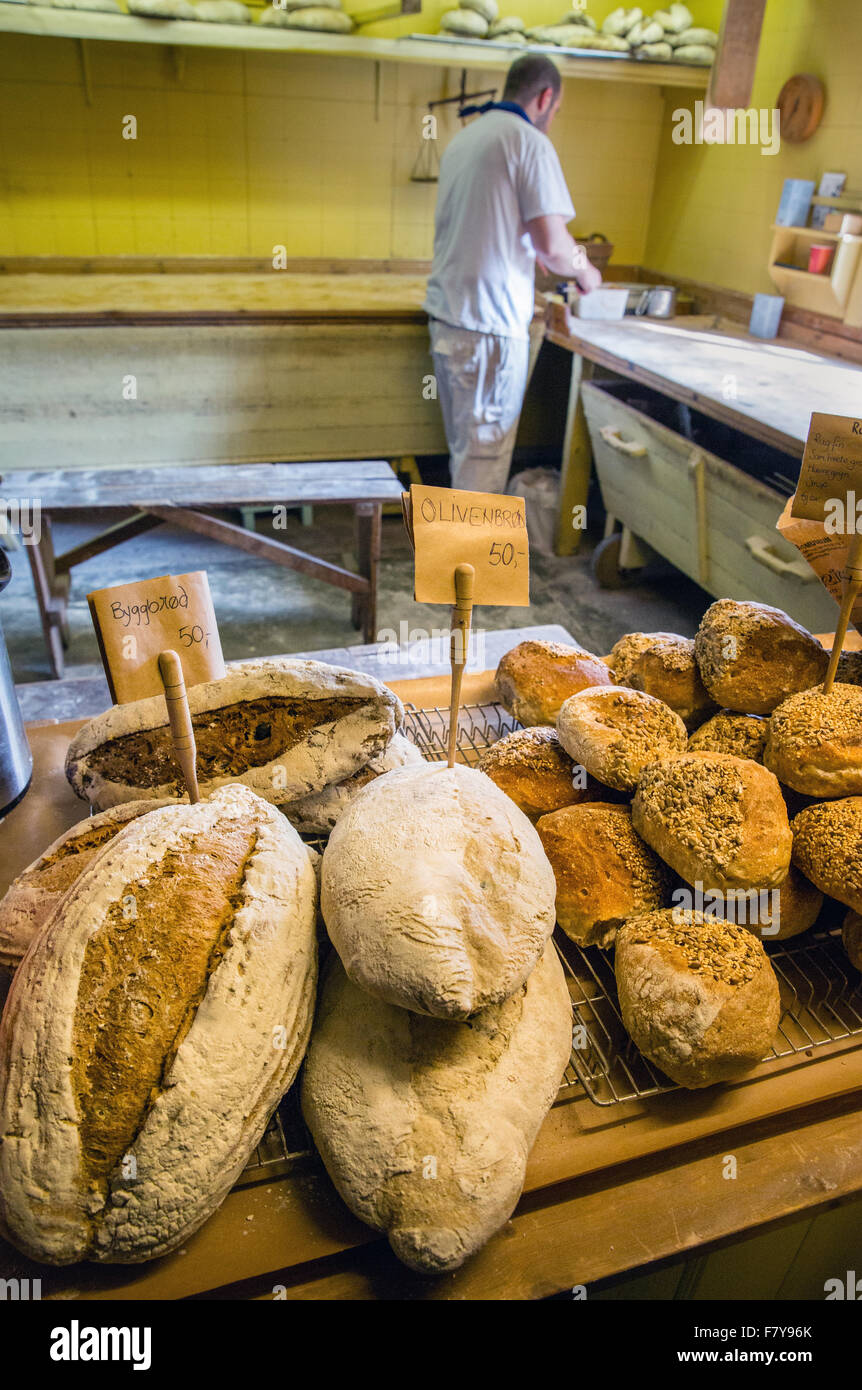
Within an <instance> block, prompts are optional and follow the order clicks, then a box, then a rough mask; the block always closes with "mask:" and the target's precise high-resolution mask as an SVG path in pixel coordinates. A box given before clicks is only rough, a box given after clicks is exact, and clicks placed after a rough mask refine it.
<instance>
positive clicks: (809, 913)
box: [672, 864, 823, 942]
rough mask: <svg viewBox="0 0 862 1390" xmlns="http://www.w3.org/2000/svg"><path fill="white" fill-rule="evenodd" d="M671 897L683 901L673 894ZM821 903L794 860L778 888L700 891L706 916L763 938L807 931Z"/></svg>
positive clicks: (781, 937)
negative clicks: (732, 924) (702, 893)
mask: <svg viewBox="0 0 862 1390" xmlns="http://www.w3.org/2000/svg"><path fill="white" fill-rule="evenodd" d="M677 892H679V890H677ZM713 899H716V900H717V901H713ZM672 901H673V902H674V903H676V902H677V901H680V903H681V905H684V904H682V900H681V899H677V898H676V894H675V895H674V897H673V899H672ZM689 905H690V904H689ZM822 907H823V894H822V893H821V892H820V890H819V889H818V888H815V887H814V884H813V883H809V881H808V879H807V878H806V877H805V875H804V874H801V873H800V872H799V870H798V869H797V868H796V867H795V865H793V864H791V865H790V869H789V871H788V874H787V877H786V879H785V880H784V882H783V883H782V884H781V885H780V887H778V888H770V889H757V888H750V889H749V888H731V889H729V890H728V891H727V892H726V893H721V892H715V893H708V892H707V893H704V895H703V911H704V914H705V915H706V916H707V917H715V918H717V919H719V920H720V921H726V922H731V923H735V924H736V926H738V927H745V928H746V930H747V931H750V932H753V933H754V935H755V936H759V937H760V938H761V939H762V940H763V941H764V942H770V941H787V940H789V938H790V937H792V936H799V935H800V934H801V933H802V932H804V931H808V929H809V927H813V925H814V923H815V922H816V921H817V918H818V917H819V916H820V911H821V908H822Z"/></svg>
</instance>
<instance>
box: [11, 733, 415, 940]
mask: <svg viewBox="0 0 862 1390" xmlns="http://www.w3.org/2000/svg"><path fill="white" fill-rule="evenodd" d="M421 762H424V759H423V757H422V754H421V753H420V752H419V749H418V748H417V747H416V744H415V743H411V742H410V740H409V738H405V737H404V735H403V734H396V735H395V737H394V738H393V740H392V742H391V743H390V744H389V747H388V748H384V750H383V752H382V753H378V754H377V756H376V757H374V758H370V759H369V761H368V762H367V763H366V764H365V766H364V767H361V768H360V769H359V771H358V772H354V773H353V775H352V777H347V778H345V780H344V781H343V782H333V784H332V785H331V786H329V787H324V788H323V791H320V792H312V794H311V796H304V797H302V798H301V800H299V801H289V802H287V804H286V805H283V806H279V808H278V809H279V810H280V811H281V812H282V813H283V814H284V815H285V816H287V819H288V820H289V821H290V823H291V825H295V826H296V828H297V830H298V831H299V832H300V834H302V835H328V834H329V832H330V831H331V830H332V827H333V826H334V825H335V822H336V821H337V820H338V817H339V816H340V815H341V814H342V812H344V811H345V810H346V809H347V807H348V806H349V805H350V803H351V801H352V800H353V798H354V797H355V796H356V794H357V793H358V792H360V791H361V790H362V788H363V787H366V786H367V785H368V783H369V782H373V781H374V778H375V777H380V776H382V774H383V773H384V772H391V771H392V770H393V768H396V767H409V766H410V765H411V764H415V763H421ZM2 920H3V919H2V903H0V952H2V945H3V942H2ZM0 959H2V955H0Z"/></svg>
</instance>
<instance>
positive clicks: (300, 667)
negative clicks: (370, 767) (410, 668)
mask: <svg viewBox="0 0 862 1390" xmlns="http://www.w3.org/2000/svg"><path fill="white" fill-rule="evenodd" d="M188 696H189V709H190V710H191V715H192V725H193V727H194V731H195V742H196V744H197V770H198V783H199V786H200V790H201V795H202V796H205V795H207V793H209V792H212V791H215V790H216V788H217V787H223V786H227V785H228V784H229V783H235V782H244V783H245V784H246V786H249V787H251V788H252V790H253V791H256V792H257V793H258V795H259V796H262V797H264V798H265V799H266V800H267V801H272V802H274V803H275V804H280V803H282V802H286V801H295V800H298V799H299V798H300V797H303V796H307V795H308V794H309V793H311V792H318V791H321V790H322V789H323V787H325V786H327V785H328V784H329V783H330V782H340V781H342V780H343V779H344V778H345V777H349V776H351V774H352V773H354V772H356V771H357V770H358V769H359V768H360V767H363V766H364V765H365V764H366V763H367V762H368V761H369V759H370V758H373V757H375V756H376V755H377V754H378V753H382V752H383V750H384V748H386V747H387V745H388V744H389V742H390V740H391V739H392V737H393V735H394V734H395V733H396V732H397V731H398V730H399V729H400V728H401V726H402V724H403V722H404V709H403V706H402V704H401V701H400V700H399V699H398V697H397V696H396V695H393V693H392V691H391V690H388V689H387V688H386V686H385V685H382V684H381V682H380V681H377V680H375V679H374V677H373V676H364V675H362V674H361V673H360V672H358V671H349V670H346V669H345V668H344V667H341V666H327V665H325V664H324V663H323V662H320V661H301V660H299V659H297V658H294V657H282V658H270V659H267V660H263V661H243V662H237V664H236V665H234V666H230V667H229V668H228V673H227V675H226V676H223V677H222V679H221V680H215V681H206V682H204V683H203V684H202V685H193V686H191V687H190V688H189V692H188ZM66 776H67V778H68V780H69V782H70V783H71V785H72V787H73V789H74V791H76V792H77V794H78V796H81V797H84V798H86V799H87V800H88V801H89V802H90V804H91V805H92V806H95V807H96V809H97V810H100V811H101V810H105V809H106V808H107V807H108V806H116V805H119V804H120V803H122V802H124V801H135V800H138V799H144V798H152V799H154V800H159V799H162V798H165V797H173V798H176V799H178V800H179V799H181V798H182V796H183V794H184V786H183V781H182V776H181V773H180V769H179V767H178V766H177V764H176V762H175V760H174V754H173V745H172V742H171V732H170V728H169V727H168V723H167V715H166V711H165V700H164V696H163V695H154V696H153V697H152V698H150V699H148V700H134V701H132V702H131V703H129V704H126V705H114V706H113V707H112V708H111V709H109V710H107V711H106V712H105V713H104V714H100V715H97V716H96V718H95V719H91V720H90V721H89V723H88V724H85V725H84V727H83V728H82V729H81V730H79V732H78V733H77V734H76V735H75V737H74V738H73V740H72V742H71V744H70V745H69V752H68V754H67V755H66Z"/></svg>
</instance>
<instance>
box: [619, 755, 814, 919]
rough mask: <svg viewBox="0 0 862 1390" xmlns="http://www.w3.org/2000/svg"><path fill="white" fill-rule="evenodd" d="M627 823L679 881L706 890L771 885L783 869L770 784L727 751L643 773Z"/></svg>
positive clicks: (779, 807)
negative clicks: (628, 822)
mask: <svg viewBox="0 0 862 1390" xmlns="http://www.w3.org/2000/svg"><path fill="white" fill-rule="evenodd" d="M632 824H633V825H634V828H635V830H636V831H637V832H638V834H639V835H642V836H643V838H644V839H645V840H646V842H647V844H648V845H652V847H653V849H654V850H655V852H656V854H658V855H660V856H661V858H662V859H663V860H664V861H665V863H666V864H670V866H671V868H672V869H675V870H676V872H677V873H678V874H679V875H680V877H681V878H684V879H685V881H686V883H691V884H696V883H702V884H703V886H704V888H706V889H709V890H710V891H715V890H717V891H719V892H727V891H728V890H729V889H733V888H745V889H763V888H777V887H778V886H779V884H781V883H783V882H784V880H785V879H786V877H787V871H788V869H789V868H790V850H791V845H792V836H791V834H790V824H789V822H788V819H787V808H786V806H785V804H784V798H783V797H782V795H781V788H780V787H779V785H778V782H777V781H776V779H775V777H773V775H772V773H771V772H767V770H766V768H765V767H761V765H760V764H759V763H754V762H751V761H750V760H749V759H747V758H735V757H733V755H732V754H731V753H685V754H683V755H682V756H681V757H679V758H665V759H662V761H661V762H655V763H652V764H651V765H650V766H649V767H647V768H645V769H644V772H643V775H642V777H641V780H640V782H639V783H638V789H637V791H636V793H635V798H634V801H633V802H632ZM809 877H810V875H809Z"/></svg>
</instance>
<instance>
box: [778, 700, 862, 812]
mask: <svg viewBox="0 0 862 1390" xmlns="http://www.w3.org/2000/svg"><path fill="white" fill-rule="evenodd" d="M763 761H764V762H765V764H766V766H767V767H768V768H770V770H771V771H772V772H774V773H775V775H776V777H777V778H778V780H779V781H780V782H783V783H784V784H785V786H788V787H792V788H793V790H794V791H797V792H802V793H803V794H804V795H805V796H823V797H829V796H858V795H860V793H862V689H860V687H859V686H858V685H839V684H838V683H837V682H836V683H835V685H833V687H832V689H831V690H830V691H829V694H828V695H827V694H825V693H824V691H823V689H822V687H821V686H815V687H814V689H812V690H803V691H801V692H800V694H798V695H791V696H790V697H789V699H787V700H785V701H784V702H783V703H782V704H780V705H779V706H778V708H777V709H776V710H774V711H773V714H772V716H771V718H770V720H769V729H768V733H767V739H766V748H765V749H764V753H763Z"/></svg>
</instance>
